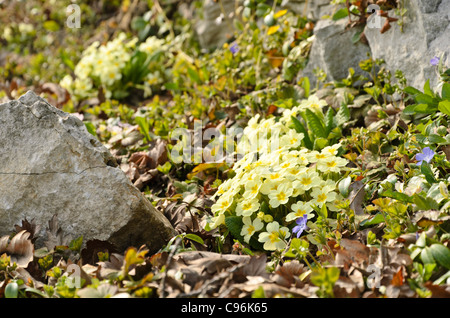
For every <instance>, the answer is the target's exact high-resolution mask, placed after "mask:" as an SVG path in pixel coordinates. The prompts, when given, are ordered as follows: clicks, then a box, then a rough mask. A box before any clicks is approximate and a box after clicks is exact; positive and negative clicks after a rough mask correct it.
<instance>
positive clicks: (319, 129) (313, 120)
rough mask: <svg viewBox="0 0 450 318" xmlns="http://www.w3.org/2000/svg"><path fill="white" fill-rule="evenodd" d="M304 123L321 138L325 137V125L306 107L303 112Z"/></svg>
mask: <svg viewBox="0 0 450 318" xmlns="http://www.w3.org/2000/svg"><path fill="white" fill-rule="evenodd" d="M305 118H306V123H307V125H308V129H309V130H311V131H312V132H313V133H314V135H316V136H317V137H321V138H327V137H328V136H327V133H326V131H325V127H324V126H323V124H322V121H321V120H320V118H319V117H317V115H316V114H314V113H313V112H312V111H311V110H309V109H306V112H305Z"/></svg>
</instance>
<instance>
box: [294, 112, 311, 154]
mask: <svg viewBox="0 0 450 318" xmlns="http://www.w3.org/2000/svg"><path fill="white" fill-rule="evenodd" d="M291 118H292V122H293V123H294V129H295V131H296V132H298V133H302V134H303V135H304V137H303V143H304V144H305V147H306V148H308V149H309V150H313V147H314V145H313V143H312V142H311V139H310V138H309V134H308V131H307V130H306V129H305V127H304V126H303V124H302V123H301V122H300V121H299V120H298V119H297V118H296V117H294V116H291Z"/></svg>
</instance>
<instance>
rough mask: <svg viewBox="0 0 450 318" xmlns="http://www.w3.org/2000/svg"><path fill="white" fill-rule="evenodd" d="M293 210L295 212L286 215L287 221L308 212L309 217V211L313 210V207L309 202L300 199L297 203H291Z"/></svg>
mask: <svg viewBox="0 0 450 318" xmlns="http://www.w3.org/2000/svg"><path fill="white" fill-rule="evenodd" d="M291 210H292V211H293V212H291V213H289V214H288V215H287V216H286V222H291V221H294V220H296V219H298V218H299V217H302V216H304V215H305V214H308V217H310V215H309V212H311V211H312V210H313V208H312V207H311V204H310V203H309V202H302V201H298V202H297V203H294V204H292V205H291ZM311 216H312V215H311Z"/></svg>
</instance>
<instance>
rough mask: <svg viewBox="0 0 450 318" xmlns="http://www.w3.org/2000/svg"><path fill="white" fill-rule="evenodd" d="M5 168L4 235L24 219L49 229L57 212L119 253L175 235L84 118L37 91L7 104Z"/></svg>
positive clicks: (72, 230)
mask: <svg viewBox="0 0 450 318" xmlns="http://www.w3.org/2000/svg"><path fill="white" fill-rule="evenodd" d="M0 163H1V164H0V236H1V235H5V234H9V233H10V231H11V230H12V229H14V225H16V224H21V221H22V220H23V219H25V218H26V219H27V220H31V219H34V220H35V222H36V223H37V224H39V225H41V226H42V229H43V231H44V230H45V228H46V225H47V224H48V222H49V220H50V219H51V218H52V217H53V216H54V215H57V219H58V224H59V225H60V227H61V228H62V229H63V231H64V233H66V234H69V235H71V236H72V237H73V238H76V237H79V236H80V235H83V237H84V241H85V242H86V241H87V240H90V239H99V240H106V241H109V242H111V243H113V244H114V245H116V246H117V247H118V248H119V249H125V248H127V247H129V246H138V247H139V246H140V245H141V244H146V245H147V247H148V248H149V249H150V251H152V252H156V251H157V250H158V249H160V248H161V247H162V246H163V245H164V244H165V243H166V242H167V241H168V240H169V239H170V238H171V237H172V236H173V235H174V234H175V232H174V229H173V228H172V226H171V224H170V223H169V221H168V220H167V219H166V218H165V217H164V216H163V215H162V214H161V213H160V212H159V211H157V210H156V209H155V208H154V207H153V206H152V205H151V203H150V202H149V201H148V200H147V199H146V198H145V197H144V196H143V195H142V194H141V193H140V191H139V190H138V189H136V188H135V187H134V186H133V185H132V184H131V183H130V182H129V180H128V179H127V178H126V176H125V174H124V173H123V172H122V170H120V168H118V166H117V164H116V162H115V159H114V157H112V155H111V154H110V153H109V152H108V150H107V149H106V148H105V147H104V146H103V145H102V144H101V143H100V142H99V141H98V140H97V139H95V138H94V137H93V136H92V135H90V134H89V133H88V132H87V130H86V128H85V126H84V124H83V123H82V122H81V121H80V120H79V119H78V118H76V117H74V116H72V115H69V114H67V113H65V112H63V111H60V110H59V109H57V108H55V107H53V106H51V105H50V104H48V103H47V102H46V101H45V100H44V99H43V98H40V97H38V96H36V95H35V94H34V93H33V92H31V91H29V92H28V93H26V94H25V95H23V96H22V97H20V98H19V99H18V100H17V101H9V102H7V103H4V104H0ZM39 234H40V237H44V238H45V237H46V234H45V233H44V232H42V233H39ZM38 243H39V240H38Z"/></svg>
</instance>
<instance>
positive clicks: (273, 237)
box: [258, 221, 291, 251]
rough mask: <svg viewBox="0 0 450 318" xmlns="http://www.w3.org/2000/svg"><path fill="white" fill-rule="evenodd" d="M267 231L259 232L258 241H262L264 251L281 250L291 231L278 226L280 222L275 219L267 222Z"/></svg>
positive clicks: (284, 246)
mask: <svg viewBox="0 0 450 318" xmlns="http://www.w3.org/2000/svg"><path fill="white" fill-rule="evenodd" d="M266 230H267V232H263V233H260V234H259V237H258V241H259V242H261V243H264V249H265V250H266V251H275V250H283V249H285V248H286V242H285V240H286V239H287V238H289V236H290V235H291V233H290V232H289V229H288V228H287V227H282V228H280V224H279V223H278V222H276V221H274V222H272V223H269V224H267V226H266Z"/></svg>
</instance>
